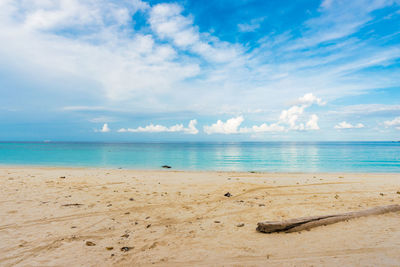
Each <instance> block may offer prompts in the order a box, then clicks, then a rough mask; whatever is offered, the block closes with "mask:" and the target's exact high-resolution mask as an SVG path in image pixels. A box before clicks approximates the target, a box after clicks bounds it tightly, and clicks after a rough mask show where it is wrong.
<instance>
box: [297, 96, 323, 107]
mask: <svg viewBox="0 0 400 267" xmlns="http://www.w3.org/2000/svg"><path fill="white" fill-rule="evenodd" d="M297 102H298V103H299V104H302V105H306V106H311V105H312V104H317V105H319V106H323V105H325V104H326V102H325V101H322V99H321V98H318V97H316V96H315V95H313V94H312V93H307V94H305V95H304V96H302V97H300V98H299V99H298V100H297Z"/></svg>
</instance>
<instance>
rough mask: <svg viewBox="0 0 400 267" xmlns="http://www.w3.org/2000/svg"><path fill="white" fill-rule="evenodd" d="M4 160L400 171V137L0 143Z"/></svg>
mask: <svg viewBox="0 0 400 267" xmlns="http://www.w3.org/2000/svg"><path fill="white" fill-rule="evenodd" d="M0 164H1V165H39V166H75V167H104V168H120V167H121V168H129V169H160V167H161V165H170V166H172V168H173V169H179V170H226V171H268V172H396V173H400V142H316V143H311V142H268V143H126V144H122V143H0Z"/></svg>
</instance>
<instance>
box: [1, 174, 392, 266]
mask: <svg viewBox="0 0 400 267" xmlns="http://www.w3.org/2000/svg"><path fill="white" fill-rule="evenodd" d="M227 192H229V193H230V194H231V195H232V196H231V197H226V196H224V194H225V193H227ZM390 204H400V174H348V173H334V174H333V173H331V174H324V173H318V174H303V173H290V174H289V173H287V174H285V173H239V172H180V171H171V170H168V171H163V170H161V171H137V170H118V169H113V170H107V169H84V168H33V167H1V168H0V266H15V265H17V266H146V265H149V266H266V265H268V266H310V265H314V266H317V265H324V266H340V265H341V266H343V265H344V266H349V265H353V266H354V265H358V266H360V265H362V266H399V265H400V253H399V251H400V228H399V225H400V224H399V222H400V213H398V212H397V213H389V214H384V215H379V216H371V217H364V218H358V219H354V220H350V221H347V222H340V223H336V224H333V225H328V226H322V227H318V228H314V229H312V230H310V231H303V232H300V233H290V234H287V233H275V234H262V233H258V232H256V230H255V229H256V226H257V222H259V221H264V220H283V219H289V218H295V217H302V216H312V215H323V214H332V213H340V212H348V211H356V210H362V209H366V208H369V207H375V206H379V205H390ZM121 248H124V249H123V250H122V251H121ZM124 250H125V251H124Z"/></svg>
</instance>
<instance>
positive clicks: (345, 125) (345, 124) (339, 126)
mask: <svg viewBox="0 0 400 267" xmlns="http://www.w3.org/2000/svg"><path fill="white" fill-rule="evenodd" d="M364 127H365V126H364V124H362V123H357V124H354V125H353V124H350V123H348V122H346V121H342V122H341V123H338V124H337V125H335V129H361V128H364Z"/></svg>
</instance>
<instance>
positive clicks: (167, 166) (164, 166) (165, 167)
mask: <svg viewBox="0 0 400 267" xmlns="http://www.w3.org/2000/svg"><path fill="white" fill-rule="evenodd" d="M161 168H164V169H171V166H169V165H163V166H161Z"/></svg>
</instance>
